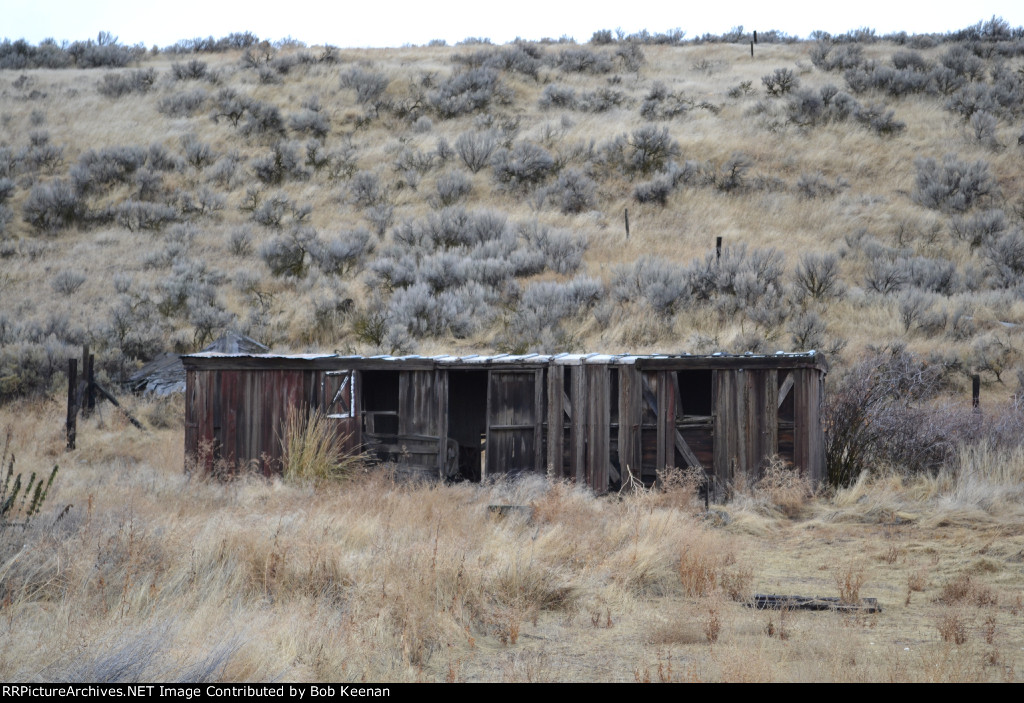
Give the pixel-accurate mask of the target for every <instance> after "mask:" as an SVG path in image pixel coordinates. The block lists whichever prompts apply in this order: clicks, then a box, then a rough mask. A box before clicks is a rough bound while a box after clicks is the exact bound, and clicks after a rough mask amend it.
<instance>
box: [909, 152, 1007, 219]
mask: <svg viewBox="0 0 1024 703" xmlns="http://www.w3.org/2000/svg"><path fill="white" fill-rule="evenodd" d="M914 166H915V167H916V168H917V181H916V183H915V187H914V194H913V199H914V201H915V202H917V203H919V204H920V205H923V206H925V207H928V208H932V209H935V210H941V211H943V212H956V213H963V212H967V211H968V210H970V209H971V208H973V207H974V206H975V205H978V204H980V203H981V202H982V201H984V200H986V199H988V198H990V197H991V196H993V195H994V194H995V192H996V184H995V182H994V181H993V180H992V177H991V175H990V174H989V170H988V163H987V162H985V161H984V160H981V159H979V160H978V161H975V162H974V163H968V162H965V161H960V160H959V159H957V157H956V156H955V155H953V154H947V155H946V156H944V157H943V159H942V162H941V163H939V162H937V161H936V160H935V159H932V158H919V159H917V160H916V161H915V162H914Z"/></svg>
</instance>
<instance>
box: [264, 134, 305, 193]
mask: <svg viewBox="0 0 1024 703" xmlns="http://www.w3.org/2000/svg"><path fill="white" fill-rule="evenodd" d="M252 169H253V174H254V175H255V176H256V178H257V179H259V180H260V181H261V182H263V183H266V184H268V185H280V184H281V183H283V182H284V181H286V180H288V179H295V180H298V181H304V180H307V179H308V178H309V176H310V172H309V169H307V168H306V167H305V165H304V161H303V158H302V155H301V152H300V151H299V146H298V144H297V143H296V142H292V141H279V142H277V143H276V144H274V146H273V147H272V148H271V150H270V153H269V154H267V155H265V156H261V157H258V158H256V159H254V160H253V162H252Z"/></svg>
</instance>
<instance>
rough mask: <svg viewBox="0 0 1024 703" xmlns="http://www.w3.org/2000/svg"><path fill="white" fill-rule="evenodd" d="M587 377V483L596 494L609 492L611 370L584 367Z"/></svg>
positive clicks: (601, 366) (598, 366)
mask: <svg viewBox="0 0 1024 703" xmlns="http://www.w3.org/2000/svg"><path fill="white" fill-rule="evenodd" d="M581 368H582V369H583V371H584V373H585V375H586V377H587V399H588V401H589V402H588V403H587V412H586V415H587V481H588V484H589V485H590V487H591V488H593V489H594V492H595V493H598V494H600V493H607V492H608V461H609V455H610V452H609V446H608V439H609V438H608V435H609V432H610V429H611V428H610V425H611V413H610V409H609V407H608V403H609V397H608V396H609V393H608V376H609V373H608V367H607V366H606V365H604V364H600V365H599V364H591V365H584V366H582V367H581Z"/></svg>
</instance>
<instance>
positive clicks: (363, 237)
mask: <svg viewBox="0 0 1024 703" xmlns="http://www.w3.org/2000/svg"><path fill="white" fill-rule="evenodd" d="M371 251H373V246H372V244H371V243H370V233H369V231H367V230H365V229H362V228H360V229H354V230H349V231H347V232H341V233H339V234H338V235H337V236H335V237H331V238H330V239H327V240H326V241H321V242H318V244H317V246H316V247H315V248H313V249H312V250H311V252H310V253H311V255H312V258H313V260H314V261H316V265H317V267H318V268H319V269H320V270H321V271H323V272H324V273H327V274H332V275H335V276H347V275H348V274H349V273H351V272H352V271H353V270H354V269H356V268H357V267H359V266H361V265H362V264H363V261H364V260H365V258H366V255H367V254H368V253H370V252H371Z"/></svg>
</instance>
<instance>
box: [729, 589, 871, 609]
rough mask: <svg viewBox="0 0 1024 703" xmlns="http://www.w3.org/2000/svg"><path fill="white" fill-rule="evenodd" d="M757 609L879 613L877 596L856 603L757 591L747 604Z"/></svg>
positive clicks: (837, 599) (836, 599)
mask: <svg viewBox="0 0 1024 703" xmlns="http://www.w3.org/2000/svg"><path fill="white" fill-rule="evenodd" d="M747 605H748V606H750V607H751V608H757V609H758V610H836V611H840V612H860V613H880V612H882V606H880V605H879V604H878V599H877V598H861V599H860V600H858V601H857V602H856V603H844V602H843V601H842V600H841V599H839V598H834V597H832V598H823V597H821V596H777V595H765V594H763V593H758V594H756V595H755V596H754V598H753V599H752V600H751V601H750V602H749V603H748V604H747Z"/></svg>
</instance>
